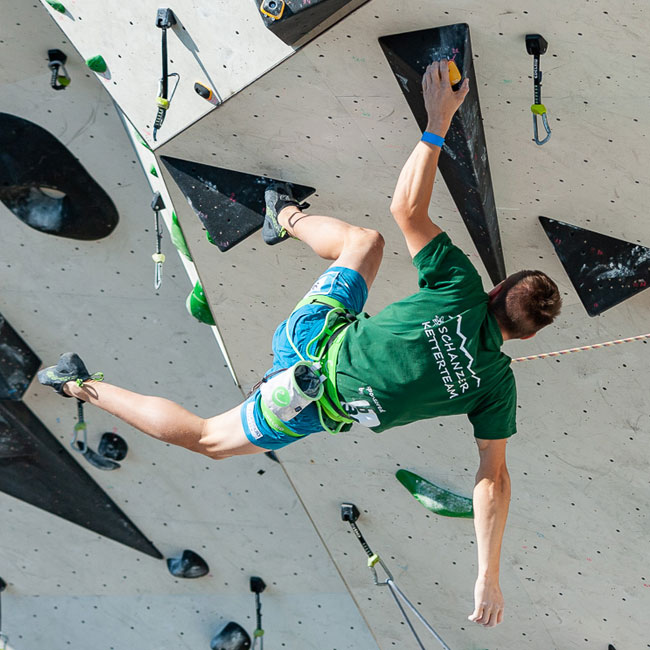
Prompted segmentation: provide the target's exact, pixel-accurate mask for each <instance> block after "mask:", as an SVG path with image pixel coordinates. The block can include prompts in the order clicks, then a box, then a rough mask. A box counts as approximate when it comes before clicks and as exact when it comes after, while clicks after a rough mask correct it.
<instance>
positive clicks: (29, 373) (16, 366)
mask: <svg viewBox="0 0 650 650" xmlns="http://www.w3.org/2000/svg"><path fill="white" fill-rule="evenodd" d="M40 365H41V360H40V359H39V358H38V357H37V356H36V355H35V354H34V352H33V351H32V349H31V348H30V347H29V345H27V343H26V342H25V341H24V340H23V339H22V338H21V337H20V336H19V335H18V333H17V332H16V330H15V329H14V328H13V327H11V325H9V323H8V322H7V320H6V319H5V318H4V317H3V315H2V314H0V400H3V399H12V400H20V399H22V397H23V395H24V394H25V391H26V390H27V387H28V386H29V384H30V382H31V381H32V379H34V375H35V374H36V371H37V370H38V369H39V367H40Z"/></svg>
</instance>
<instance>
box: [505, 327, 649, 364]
mask: <svg viewBox="0 0 650 650" xmlns="http://www.w3.org/2000/svg"><path fill="white" fill-rule="evenodd" d="M644 339H650V334H640V335H639V336H630V337H628V338H626V339H616V340H615V341H605V342H604V343H594V344H593V345H582V346H580V347H579V348H567V349H566V350H557V351H556V352H545V353H543V354H532V355H531V356H529V357H517V358H516V359H512V363H516V362H517V361H533V360H534V359H548V358H549V357H559V356H562V355H563V354H570V353H571V352H583V351H584V350H599V349H600V348H608V347H610V346H612V345H619V344H620V343H630V342H631V341H643V340H644Z"/></svg>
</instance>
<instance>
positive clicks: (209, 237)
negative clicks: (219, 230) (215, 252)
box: [205, 230, 217, 246]
mask: <svg viewBox="0 0 650 650" xmlns="http://www.w3.org/2000/svg"><path fill="white" fill-rule="evenodd" d="M205 238H206V239H207V240H208V241H209V242H210V243H211V244H214V245H215V246H216V245H217V242H215V241H214V239H212V235H211V234H210V231H209V230H206V231H205Z"/></svg>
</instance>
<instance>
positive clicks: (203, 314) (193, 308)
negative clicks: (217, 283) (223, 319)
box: [185, 282, 216, 325]
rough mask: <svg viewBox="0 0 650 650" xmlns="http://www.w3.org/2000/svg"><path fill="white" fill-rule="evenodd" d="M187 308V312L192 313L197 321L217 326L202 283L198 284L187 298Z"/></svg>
mask: <svg viewBox="0 0 650 650" xmlns="http://www.w3.org/2000/svg"><path fill="white" fill-rule="evenodd" d="M185 306H186V307H187V311H188V312H190V314H191V315H192V316H194V318H196V320H198V321H200V322H201V323H205V324H206V325H216V323H215V322H214V317H213V316H212V312H211V311H210V305H208V301H207V300H206V299H205V294H204V293H203V287H202V286H201V283H200V282H197V283H196V284H195V285H194V289H193V290H192V293H190V295H189V296H187V300H186V302H185Z"/></svg>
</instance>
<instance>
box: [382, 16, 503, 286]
mask: <svg viewBox="0 0 650 650" xmlns="http://www.w3.org/2000/svg"><path fill="white" fill-rule="evenodd" d="M379 44H380V45H381V47H382V49H383V51H384V54H385V55H386V58H387V59H388V63H389V64H390V67H391V68H392V70H393V74H394V75H395V77H396V79H397V82H398V83H399V86H400V88H401V90H402V92H403V93H404V96H405V97H406V101H407V102H408V104H409V106H410V108H411V111H412V112H413V115H414V116H415V119H416V120H417V123H418V125H419V127H420V129H422V131H424V130H425V129H426V126H427V112H426V109H425V107H424V99H423V97H422V75H423V74H424V71H425V70H426V68H427V66H428V65H429V64H430V63H431V62H432V61H437V60H440V59H442V58H446V59H450V60H451V59H453V60H454V61H455V62H456V65H457V66H458V69H459V70H460V72H461V74H462V76H463V79H465V78H468V79H469V84H470V86H469V88H470V89H469V94H468V95H467V97H466V98H465V101H464V102H463V104H462V106H461V107H460V108H459V109H458V111H457V112H456V115H454V118H453V120H452V122H451V127H450V129H449V132H448V133H447V136H446V140H445V144H444V146H443V149H442V153H441V155H440V159H439V162H438V167H439V168H440V171H441V173H442V176H443V178H444V179H445V183H446V184H447V187H448V188H449V192H450V194H451V196H452V198H453V199H454V202H455V203H456V207H457V208H458V211H459V212H460V215H461V217H462V218H463V221H464V222H465V225H466V227H467V230H468V231H469V234H470V236H471V237H472V241H473V242H474V244H475V246H476V248H477V250H478V253H479V255H480V256H481V259H482V260H483V264H485V268H486V269H487V272H488V273H489V275H490V278H491V279H492V282H494V283H495V284H497V283H498V282H501V280H503V279H504V278H505V276H506V270H505V263H504V261H503V250H502V248H501V236H500V234H499V222H498V218H497V210H496V205H495V203H494V190H493V188H492V177H491V176H490V165H489V163H488V155H487V145H486V143H485V133H484V131H483V121H482V117H481V107H480V105H479V97H478V89H477V83H476V75H475V73H474V63H473V61H472V44H471V42H470V37H469V26H468V25H466V24H465V23H461V24H457V25H446V26H444V27H436V28H433V29H423V30H420V31H416V32H407V33H405V34H395V35H393V36H383V37H382V38H380V39H379Z"/></svg>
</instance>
